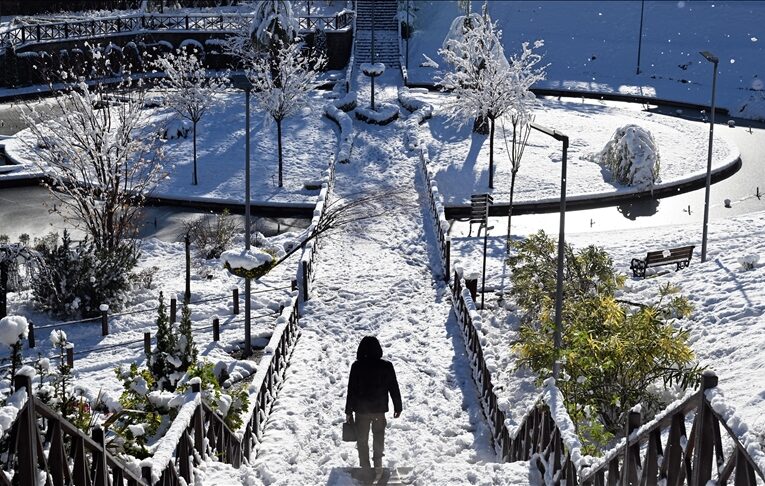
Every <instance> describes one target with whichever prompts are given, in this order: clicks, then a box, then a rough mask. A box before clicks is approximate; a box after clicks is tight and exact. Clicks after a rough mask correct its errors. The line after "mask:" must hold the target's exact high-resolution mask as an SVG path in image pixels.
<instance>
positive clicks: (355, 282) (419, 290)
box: [243, 76, 529, 485]
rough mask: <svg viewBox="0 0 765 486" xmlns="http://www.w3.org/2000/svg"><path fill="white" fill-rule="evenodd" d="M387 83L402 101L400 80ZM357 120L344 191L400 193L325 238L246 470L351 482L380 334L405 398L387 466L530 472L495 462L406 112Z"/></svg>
mask: <svg viewBox="0 0 765 486" xmlns="http://www.w3.org/2000/svg"><path fill="white" fill-rule="evenodd" d="M391 77H392V78H393V76H391ZM387 81H388V83H391V81H393V82H395V78H393V80H390V79H389V80H387ZM380 84H383V83H380ZM391 93H392V95H391ZM378 95H379V96H380V97H381V98H387V99H388V100H390V101H393V99H394V96H395V88H394V89H393V90H392V91H390V90H386V89H380V92H379V93H378ZM363 99H364V95H363V94H362V95H360V100H363ZM362 102H363V101H362ZM355 126H356V129H357V130H358V132H359V133H358V135H357V137H356V141H355V145H354V150H353V154H352V158H351V163H350V164H348V165H341V166H338V168H337V184H336V188H337V189H336V194H335V197H338V198H343V197H353V198H356V197H359V196H362V195H368V194H373V193H374V192H376V191H377V190H379V189H383V190H386V191H387V190H393V191H396V195H395V196H393V197H390V198H388V199H387V200H386V202H385V206H386V208H385V209H386V213H385V215H384V216H382V217H376V218H372V219H368V220H364V221H358V222H356V223H353V224H351V225H349V226H346V227H344V228H342V229H341V230H339V231H337V232H336V233H335V234H333V235H331V236H329V237H328V238H327V239H326V240H323V241H322V244H323V245H326V246H325V247H324V248H323V249H322V253H321V258H320V261H319V262H318V266H317V274H316V280H315V284H314V285H315V287H314V291H313V294H312V295H311V299H310V300H309V301H308V302H307V303H306V304H305V308H304V312H305V314H304V317H302V318H301V328H302V329H301V332H302V334H301V337H300V340H299V342H298V344H297V345H296V348H295V351H294V354H293V356H292V359H291V365H290V369H289V371H288V374H287V378H286V381H285V384H284V388H283V389H282V391H281V392H280V397H279V399H278V400H277V402H276V404H275V406H274V409H273V410H272V412H271V415H270V417H269V423H268V426H267V428H266V433H265V437H264V442H263V444H262V445H261V446H260V447H259V449H258V456H257V458H256V459H254V460H253V463H252V465H251V468H250V471H248V472H246V473H245V474H246V475H249V478H248V479H247V480H248V481H250V483H251V482H252V481H253V480H254V479H255V478H257V479H259V480H260V481H262V482H264V483H267V484H283V485H289V484H316V485H318V484H353V482H352V480H351V479H350V477H349V476H348V474H347V472H346V471H347V469H346V468H348V467H356V466H357V465H358V459H357V455H356V450H355V447H354V445H353V444H347V443H343V442H342V441H341V437H340V428H341V427H340V424H341V423H342V421H343V420H344V416H345V415H344V405H345V394H346V383H347V376H348V372H349V370H350V366H351V363H352V362H353V360H354V358H355V352H356V346H357V345H358V343H359V341H360V340H361V338H362V337H363V336H365V335H376V336H378V337H379V339H380V341H381V342H382V344H383V348H384V350H385V357H386V358H387V359H389V360H391V361H392V362H393V364H394V365H395V367H396V370H397V373H398V379H399V384H400V387H401V391H402V398H403V403H404V412H403V414H402V416H401V418H399V419H393V418H392V417H391V415H390V414H389V416H388V421H389V425H388V431H387V438H386V456H385V457H384V465H385V466H386V467H388V468H391V469H394V468H400V469H399V473H400V474H403V475H405V476H408V478H407V479H405V481H414V480H416V481H417V484H466V483H469V482H470V479H469V478H470V477H481V478H482V479H484V478H487V477H492V476H495V475H497V474H499V476H500V477H502V478H504V479H509V478H515V479H513V481H516V480H517V481H520V482H518V483H515V484H524V483H526V484H527V483H528V482H529V468H528V465H527V464H525V463H516V464H504V465H501V464H496V463H495V462H494V461H495V460H496V456H495V453H494V450H493V448H492V445H491V443H490V435H489V434H488V429H487V426H486V423H485V421H484V418H483V416H482V414H481V408H480V405H479V402H478V399H479V396H478V391H477V389H476V388H475V385H474V384H473V381H472V377H471V376H470V365H469V362H468V360H467V358H466V355H465V347H464V343H463V341H462V338H461V334H460V331H459V327H458V324H457V322H456V320H455V317H454V315H453V313H452V312H451V306H450V304H449V302H448V300H447V299H448V292H447V289H446V288H445V286H444V284H443V283H441V282H438V281H436V280H435V279H434V275H433V272H432V268H433V267H435V266H436V265H437V261H436V260H435V258H436V256H435V254H434V253H433V250H432V248H434V245H433V239H434V235H433V234H432V233H431V232H430V231H429V229H428V230H424V229H423V228H430V227H431V224H430V222H429V221H427V220H426V218H428V217H429V216H427V212H426V209H425V208H426V206H425V201H424V200H423V199H422V196H420V191H421V190H422V184H423V181H422V179H421V178H420V176H419V175H416V174H418V170H417V166H416V164H417V159H416V158H415V157H414V156H410V155H408V154H405V153H404V152H403V143H402V128H403V123H402V122H400V121H398V122H394V123H392V124H390V125H388V126H386V127H369V126H366V125H363V124H361V123H360V122H355ZM445 463H448V466H447V465H445ZM408 468H412V470H411V471H410V470H409V469H408ZM495 470H496V471H499V472H498V473H497V472H492V471H495ZM405 472H406V474H405ZM253 476H254V478H253ZM243 479H244V478H243ZM444 481H446V482H444ZM508 484H510V483H508Z"/></svg>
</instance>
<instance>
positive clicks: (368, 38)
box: [354, 30, 400, 68]
mask: <svg viewBox="0 0 765 486" xmlns="http://www.w3.org/2000/svg"><path fill="white" fill-rule="evenodd" d="M374 39H375V58H374V60H373V59H372V32H371V31H358V32H357V33H356V42H355V45H354V59H355V61H356V62H357V63H362V62H381V63H383V64H385V66H386V67H388V68H398V67H399V65H400V62H399V52H398V51H399V45H398V33H397V32H394V31H385V30H384V31H379V30H375V35H374Z"/></svg>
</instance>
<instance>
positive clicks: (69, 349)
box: [66, 343, 74, 369]
mask: <svg viewBox="0 0 765 486" xmlns="http://www.w3.org/2000/svg"><path fill="white" fill-rule="evenodd" d="M66 365H67V366H68V367H69V369H74V344H72V343H69V344H67V345H66Z"/></svg>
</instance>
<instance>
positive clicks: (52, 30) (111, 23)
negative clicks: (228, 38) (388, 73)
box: [0, 10, 354, 49]
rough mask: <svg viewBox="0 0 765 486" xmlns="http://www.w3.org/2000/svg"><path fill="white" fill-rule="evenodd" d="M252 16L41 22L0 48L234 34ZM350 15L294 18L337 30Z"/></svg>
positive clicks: (6, 35)
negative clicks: (148, 35) (152, 35)
mask: <svg viewBox="0 0 765 486" xmlns="http://www.w3.org/2000/svg"><path fill="white" fill-rule="evenodd" d="M253 17H254V15H253V14H239V13H209V14H208V13H188V14H155V13H147V14H130V15H122V16H114V17H101V18H97V19H83V20H76V21H67V22H41V23H36V24H26V25H19V26H16V27H12V28H10V29H8V30H6V31H4V32H0V49H4V46H7V45H9V44H10V45H12V46H14V47H15V48H17V49H18V48H20V47H25V46H28V45H31V44H40V43H45V42H55V41H62V40H77V39H89V38H93V37H103V36H109V35H118V34H128V33H137V32H161V31H191V32H226V33H228V32H236V31H239V30H242V29H243V28H245V27H246V26H247V25H248V24H249V23H250V22H251V21H252V19H253ZM353 17H354V14H353V12H352V11H349V10H344V11H342V12H339V13H337V14H336V15H332V16H308V17H300V18H298V25H299V26H300V28H301V29H302V30H313V29H315V28H321V29H323V30H341V29H345V28H349V27H351V26H352V25H353Z"/></svg>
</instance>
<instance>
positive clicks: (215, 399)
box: [178, 361, 250, 430]
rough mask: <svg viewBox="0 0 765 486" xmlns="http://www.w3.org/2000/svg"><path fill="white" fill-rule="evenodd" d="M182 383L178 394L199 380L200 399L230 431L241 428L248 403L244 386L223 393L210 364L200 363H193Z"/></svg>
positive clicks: (234, 387) (189, 388)
mask: <svg viewBox="0 0 765 486" xmlns="http://www.w3.org/2000/svg"><path fill="white" fill-rule="evenodd" d="M186 378H187V379H185V380H183V381H184V383H183V384H182V385H180V386H179V387H178V391H179V392H185V391H188V390H191V386H190V385H189V384H188V381H189V380H190V379H193V378H199V379H200V380H201V384H200V389H201V390H202V399H203V400H204V402H205V403H206V404H207V406H209V407H210V408H211V409H212V410H215V411H216V412H217V413H218V414H219V415H221V416H222V417H223V421H224V422H225V423H226V425H228V427H229V428H230V429H231V430H237V429H238V428H239V427H241V425H242V423H243V421H242V413H243V412H244V411H245V410H246V409H247V406H248V405H249V403H250V399H249V395H248V394H247V388H246V385H239V386H233V387H231V388H230V389H229V390H227V391H226V393H224V392H223V389H222V387H221V383H220V381H221V380H220V379H219V378H218V376H216V375H215V368H214V366H213V364H212V363H209V362H207V361H202V362H198V363H195V364H194V365H193V366H191V367H190V368H189V369H188V370H187V371H186Z"/></svg>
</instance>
